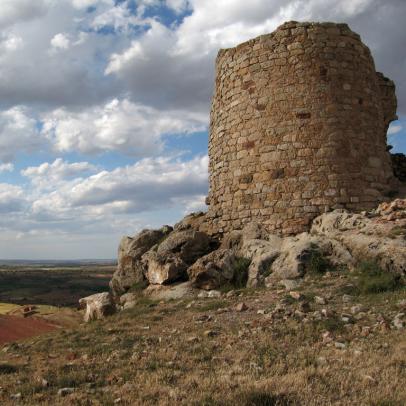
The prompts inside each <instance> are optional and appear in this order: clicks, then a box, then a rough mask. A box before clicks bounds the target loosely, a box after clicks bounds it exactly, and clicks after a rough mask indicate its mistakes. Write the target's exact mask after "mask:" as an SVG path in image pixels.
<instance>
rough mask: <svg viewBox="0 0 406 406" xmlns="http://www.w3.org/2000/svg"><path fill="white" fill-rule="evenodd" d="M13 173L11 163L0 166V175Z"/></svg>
mask: <svg viewBox="0 0 406 406" xmlns="http://www.w3.org/2000/svg"><path fill="white" fill-rule="evenodd" d="M13 171H14V165H13V164H12V163H8V164H0V173H1V172H13Z"/></svg>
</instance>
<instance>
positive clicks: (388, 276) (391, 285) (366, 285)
mask: <svg viewBox="0 0 406 406" xmlns="http://www.w3.org/2000/svg"><path fill="white" fill-rule="evenodd" d="M355 274H356V276H357V280H356V285H355V290H356V292H358V293H360V294H375V293H382V292H389V291H390V292H393V291H394V290H396V289H399V288H400V287H401V286H402V283H401V281H400V277H399V276H398V275H395V274H393V273H390V272H388V271H383V270H382V269H381V268H380V266H379V265H378V264H377V263H376V262H372V261H363V262H360V263H359V264H358V266H357V268H356V271H355Z"/></svg>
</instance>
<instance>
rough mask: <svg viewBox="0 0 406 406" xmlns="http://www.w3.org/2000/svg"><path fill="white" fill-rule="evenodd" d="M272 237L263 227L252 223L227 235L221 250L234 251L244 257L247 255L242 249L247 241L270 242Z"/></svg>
mask: <svg viewBox="0 0 406 406" xmlns="http://www.w3.org/2000/svg"><path fill="white" fill-rule="evenodd" d="M269 237H270V236H269V235H268V233H267V232H266V231H265V230H264V229H263V227H262V226H261V225H259V224H258V223H256V222H254V221H253V222H250V223H248V224H246V225H245V226H244V228H243V229H242V230H233V231H230V232H229V233H227V234H226V235H225V236H224V237H223V239H222V242H221V246H220V248H221V249H234V250H235V251H236V252H238V253H239V255H241V256H242V257H244V256H245V255H246V254H245V253H244V252H241V251H240V250H241V248H242V246H243V245H244V243H245V244H246V243H247V241H251V240H268V238H269Z"/></svg>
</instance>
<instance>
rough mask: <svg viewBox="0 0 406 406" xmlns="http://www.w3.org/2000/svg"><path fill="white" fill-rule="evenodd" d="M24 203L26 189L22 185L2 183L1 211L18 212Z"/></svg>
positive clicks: (0, 187)
mask: <svg viewBox="0 0 406 406" xmlns="http://www.w3.org/2000/svg"><path fill="white" fill-rule="evenodd" d="M24 204H25V198H24V191H23V189H22V188H21V187H20V186H15V185H10V184H7V183H0V213H2V214H5V213H15V212H18V211H20V210H22V208H23V206H24Z"/></svg>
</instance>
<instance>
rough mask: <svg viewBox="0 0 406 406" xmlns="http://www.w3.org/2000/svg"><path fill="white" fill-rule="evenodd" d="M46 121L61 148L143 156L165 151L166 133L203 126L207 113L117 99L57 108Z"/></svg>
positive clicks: (49, 133) (46, 130) (47, 130)
mask: <svg viewBox="0 0 406 406" xmlns="http://www.w3.org/2000/svg"><path fill="white" fill-rule="evenodd" d="M43 124H44V127H43V131H42V133H43V134H44V135H45V136H46V137H47V138H48V139H49V140H50V141H51V142H52V144H53V145H54V148H55V149H56V150H58V151H61V152H67V151H80V152H83V153H100V152H106V151H120V152H122V153H124V154H129V155H133V156H141V157H142V156H146V155H157V154H158V153H159V152H161V151H162V149H163V142H162V136H164V135H167V134H173V133H176V134H182V133H183V134H188V133H192V132H196V131H199V130H203V129H204V128H205V125H206V117H204V116H201V115H198V114H193V113H189V112H187V111H186V112H179V111H166V112H162V111H158V110H156V109H154V108H151V107H147V106H142V105H138V104H134V103H132V102H130V101H129V100H127V99H124V100H121V101H120V100H118V99H114V100H113V101H111V102H109V103H107V104H105V105H103V106H101V107H94V108H91V109H88V110H86V111H83V112H80V113H74V112H70V111H67V110H65V109H59V110H56V111H53V112H52V113H50V114H48V115H46V116H45V118H44V119H43Z"/></svg>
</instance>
